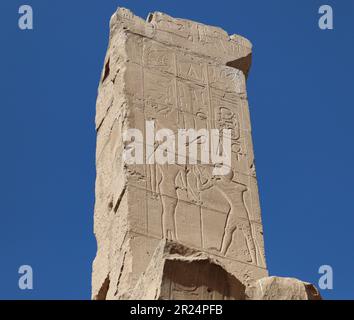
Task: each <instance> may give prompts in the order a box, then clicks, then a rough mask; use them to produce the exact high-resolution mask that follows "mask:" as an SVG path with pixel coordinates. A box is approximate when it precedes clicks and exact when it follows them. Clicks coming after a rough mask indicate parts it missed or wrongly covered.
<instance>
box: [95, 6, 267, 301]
mask: <svg viewBox="0 0 354 320" xmlns="http://www.w3.org/2000/svg"><path fill="white" fill-rule="evenodd" d="M251 52H252V45H251V43H250V42H249V41H248V40H247V39H245V38H243V37H241V36H238V35H231V36H229V35H228V34H227V33H226V32H225V31H224V30H222V29H220V28H217V27H212V26H207V25H204V24H201V23H197V22H192V21H189V20H183V19H176V18H172V17H170V16H168V15H166V14H163V13H160V12H155V13H153V14H150V15H149V16H148V18H147V20H146V21H144V20H143V19H141V18H139V17H137V16H135V15H133V14H132V13H131V12H130V11H129V10H127V9H124V8H120V9H119V10H118V11H117V12H116V13H115V14H114V15H113V16H112V18H111V21H110V38H109V46H108V50H107V55H106V58H105V62H104V69H103V72H102V77H101V81H100V85H99V92H98V99H97V111H96V130H97V150H96V167H97V178H96V202H95V218H94V231H95V235H96V239H97V245H98V250H97V256H96V258H95V261H94V263H93V278H92V297H93V298H94V299H129V298H134V297H135V298H136V297H140V298H143V297H150V298H164V299H178V298H187V299H189V298H191V297H193V298H195V299H202V298H205V297H209V298H212V299H213V298H215V299H216V298H234V299H241V298H242V296H243V293H242V292H241V291H244V287H245V286H247V285H248V284H249V283H250V282H252V281H255V280H258V279H260V278H263V277H266V276H267V275H268V272H267V268H266V262H265V255H264V245H263V231H262V221H261V211H260V206H259V198H258V189H257V180H256V174H255V166H254V154H253V146H252V136H251V123H250V116H249V107H248V101H247V92H246V78H247V74H248V71H249V68H250V64H251ZM128 129H138V130H139V132H141V136H137V137H136V138H135V140H134V141H133V140H129V141H127V140H126V133H127V132H128ZM161 129H167V130H165V131H164V133H165V135H166V134H167V135H168V136H169V137H171V139H172V140H171V139H170V138H168V137H165V140H167V141H169V142H171V141H173V139H175V148H173V149H171V148H170V149H168V150H167V151H166V150H165V152H160V156H162V157H163V156H164V157H166V159H169V160H168V161H169V163H168V164H162V163H157V162H156V157H157V153H156V152H158V151H159V150H160V151H161V148H163V147H164V143H163V142H164V141H165V140H164V141H161V140H159V139H158V137H157V139H156V140H157V141H154V137H153V136H152V137H151V132H153V133H154V134H155V133H157V132H158V131H159V130H161ZM179 129H195V130H200V131H199V132H198V133H197V135H196V136H195V137H194V138H193V137H192V136H190V137H192V138H191V139H186V141H185V143H182V146H184V147H185V148H186V154H187V157H186V158H185V159H186V161H185V162H186V163H183V160H181V159H183V157H182V156H183V155H184V154H183V152H181V150H183V149H178V148H177V146H178V142H177V140H178V139H177V137H179V136H178V130H179ZM202 129H206V130H202ZM213 129H214V130H215V129H217V130H218V132H220V133H222V132H223V129H230V130H231V134H230V135H229V136H228V137H226V138H224V140H225V141H226V140H227V139H229V141H228V142H229V144H227V143H226V145H230V153H229V155H230V158H231V164H230V167H228V169H227V170H226V172H227V173H226V174H220V172H219V173H217V174H215V172H217V170H216V171H215V169H220V163H218V162H217V161H214V162H213V161H212V158H213V150H212V147H211V145H212V136H211V132H212V130H213ZM152 130H153V131H152ZM161 132H163V131H160V133H161ZM160 138H161V136H160ZM221 140H222V139H221V138H220V139H218V140H217V144H218V145H217V147H218V148H216V149H215V150H218V152H221V151H225V152H226V153H227V152H228V150H226V149H227V148H225V150H222V148H221V146H222V144H221ZM133 142H134V143H133ZM208 142H209V143H208ZM193 143H194V145H195V146H197V147H198V148H199V149H200V150H201V148H202V145H204V146H206V145H209V148H207V149H203V150H204V154H201V153H199V152H198V153H197V154H193V153H190V152H191V150H193V147H192V144H193ZM213 143H214V146H215V139H214V142H213ZM132 145H134V148H133V147H132ZM170 145H171V144H170ZM132 148H133V149H134V150H132ZM200 150H199V151H200ZM127 152H128V153H129V154H130V155H135V156H137V154H138V153H139V152H142V153H143V157H142V159H143V161H142V162H143V163H134V164H131V163H128V162H127V161H125V159H124V156H123V155H124V154H127ZM181 153H182V154H181ZM206 158H209V162H208V163H207V162H206V161H205V159H206ZM172 159H175V162H173V160H172ZM174 248H175V249H174ZM176 248H178V250H177V249H176ZM161 252H164V254H162V253H161ZM187 256H188V257H187ZM151 270H155V271H154V272H152V271H151ZM188 270H189V271H188ZM156 273H157V274H156ZM186 273H189V278H188V277H187V278H186V277H185V274H186ZM151 274H153V275H155V276H156V277H158V279H160V280H158V281H157V282H156V281H155V282H154V281H152V280H151V281H152V282H153V283H154V285H156V291H154V292H153V293H152V295H148V294H146V292H145V293H144V294H143V293H142V292H139V290H141V288H142V287H144V288H149V287H150V288H151V286H149V281H150V280H149V279H151ZM212 275H215V277H214V278H213V276H212ZM188 279H189V280H188ZM218 279H219V280H220V279H221V280H220V281H219V280H218ZM216 280H218V281H216ZM186 282H188V283H186ZM166 283H168V284H169V287H171V283H173V287H174V288H175V289H173V290H170V289H169V290H167V289H166ZM140 284H141V285H140ZM219 285H221V286H222V287H223V289H222V288H221V289H220V288H216V286H219ZM202 287H203V288H204V289H205V287H210V288H211V289H210V290H209V291H208V290H207V291H205V290H204V289H201V288H202ZM215 288H216V289H215ZM235 288H236V289H235ZM237 288H238V289H237ZM241 288H243V289H241ZM235 290H236V291H237V290H239V291H240V292H238V293H237V292H236V291H235ZM156 292H158V293H156ZM181 292H182V293H181ZM208 292H209V293H210V294H209V296H208Z"/></svg>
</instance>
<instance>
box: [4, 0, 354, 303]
mask: <svg viewBox="0 0 354 320" xmlns="http://www.w3.org/2000/svg"><path fill="white" fill-rule="evenodd" d="M22 4H30V5H32V7H33V10H34V30H33V31H21V30H19V28H18V16H19V15H18V8H19V6H20V5H22ZM323 4H331V5H332V7H333V10H334V28H335V29H334V30H332V31H322V30H320V29H319V27H318V19H319V14H318V8H319V7H320V5H323ZM117 6H125V7H128V8H130V9H131V10H133V12H134V13H136V14H137V15H140V16H142V17H146V16H147V14H148V13H149V12H150V11H162V12H166V13H168V14H170V15H173V16H176V17H183V18H189V19H193V20H196V21H200V22H204V23H206V24H211V25H216V26H220V27H222V28H224V29H225V30H227V31H228V32H229V33H230V34H232V33H238V34H241V35H243V36H245V37H247V38H249V39H250V40H251V41H252V42H253V44H254V55H253V66H252V69H251V73H250V77H249V81H248V92H249V100H250V105H251V117H252V125H253V139H254V145H255V153H256V160H257V173H258V179H259V185H260V197H261V205H262V211H263V220H264V231H265V245H266V254H267V260H268V267H269V270H270V273H271V274H272V275H281V276H293V277H298V278H300V279H303V280H307V281H310V282H313V283H317V282H318V279H319V277H320V275H319V274H318V268H319V267H320V266H321V265H324V264H329V265H331V266H332V267H333V270H334V289H333V290H331V291H322V294H323V296H324V297H326V298H333V299H340V298H344V299H349V298H352V299H353V298H354V250H353V244H354V232H353V228H354V186H353V182H354V167H353V164H354V141H353V138H354V125H353V122H354V103H353V94H354V1H351V0H347V1H330V0H319V1H318V0H311V1H310V0H296V1H295V0H286V1H284V0H267V1H263V0H247V1H246V0H242V1H241V0H233V1H230V0H228V1H227V0H218V1H205V0H204V1H194V0H193V1H191V0H188V1H185V0H178V1H166V0H160V1H152V0H151V1H141V0H129V1H113V0H104V1H98V0H96V1H87V0H86V1H84V0H75V1H72V0H71V1H69V0H61V1H54V0H51V1H49V0H41V1H39V0H28V1H26V2H24V1H17V0H2V1H1V3H0V15H1V17H0V33H1V43H2V45H1V53H0V55H1V58H0V67H1V68H0V70H1V78H0V79H1V80H0V81H1V83H0V84H1V86H0V87H1V91H0V92H1V120H2V121H1V126H0V139H1V141H0V142H1V158H0V166H1V183H0V188H1V190H0V195H1V201H0V215H1V217H0V223H1V224H0V249H1V258H0V298H3V299H5V298H13V299H17V298H20V299H38V298H41V299H54V298H55V299H89V298H90V288H91V284H90V281H91V279H90V278H91V263H92V260H93V258H94V255H95V251H96V242H95V239H94V236H93V206H94V182H95V158H94V156H95V130H94V115H95V99H96V93H97V86H98V82H99V77H100V72H101V69H102V66H103V59H104V55H105V51H106V48H107V40H108V31H109V30H108V23H109V18H110V16H111V15H112V13H113V12H114V11H115V10H116V8H117ZM23 264H29V265H31V266H32V267H33V270H34V290H33V291H21V290H19V288H18V285H17V281H18V278H19V275H18V268H19V266H20V265H23Z"/></svg>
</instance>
